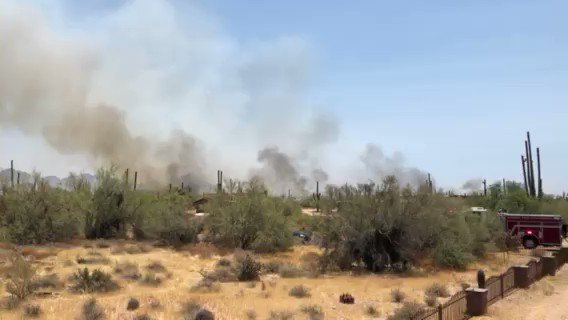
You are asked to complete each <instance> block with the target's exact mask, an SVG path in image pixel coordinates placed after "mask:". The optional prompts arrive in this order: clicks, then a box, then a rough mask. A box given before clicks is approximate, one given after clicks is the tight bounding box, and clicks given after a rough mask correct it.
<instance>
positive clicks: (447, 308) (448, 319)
mask: <svg viewBox="0 0 568 320" xmlns="http://www.w3.org/2000/svg"><path fill="white" fill-rule="evenodd" d="M566 262H568V253H566V252H563V253H562V254H559V255H558V256H557V268H560V267H561V266H562V265H563V264H564V263H566ZM526 266H527V267H528V270H527V278H528V283H529V284H532V283H534V282H535V281H538V280H540V279H542V277H544V276H545V273H544V261H543V259H533V260H531V261H529V263H527V265H526ZM519 285H520V284H519V283H516V282H515V268H513V267H511V268H509V269H507V271H505V272H504V273H502V274H500V275H498V276H492V277H490V278H489V279H487V281H486V282H485V288H486V289H487V304H488V305H492V304H493V303H495V302H497V301H499V300H500V299H503V298H505V297H506V296H508V295H509V294H511V293H512V292H514V291H515V290H516V289H517V288H518V287H519ZM468 294H470V293H469V292H468V291H460V292H458V293H456V294H455V295H453V296H452V297H451V298H450V299H449V300H448V301H446V302H445V303H444V304H441V305H439V306H438V307H437V308H425V309H423V310H421V311H420V312H419V313H417V314H416V315H414V317H412V319H413V320H464V319H469V315H468V314H467V297H468Z"/></svg>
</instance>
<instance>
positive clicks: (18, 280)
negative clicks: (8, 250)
mask: <svg viewBox="0 0 568 320" xmlns="http://www.w3.org/2000/svg"><path fill="white" fill-rule="evenodd" d="M4 272H5V275H6V276H5V277H6V282H5V283H6V291H7V292H8V293H9V294H11V295H12V296H14V297H16V298H18V299H20V300H23V299H25V298H26V297H27V296H29V295H30V294H32V293H33V291H34V281H35V277H36V269H35V268H34V267H33V266H32V263H31V262H30V261H28V260H26V259H25V258H24V257H23V256H22V255H19V254H16V253H13V254H11V255H10V256H9V257H8V267H7V268H5V270H4Z"/></svg>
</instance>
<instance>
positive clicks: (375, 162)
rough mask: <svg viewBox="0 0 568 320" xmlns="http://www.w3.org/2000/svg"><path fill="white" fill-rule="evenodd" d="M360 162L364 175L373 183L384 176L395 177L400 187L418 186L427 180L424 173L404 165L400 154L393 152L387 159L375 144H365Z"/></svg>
mask: <svg viewBox="0 0 568 320" xmlns="http://www.w3.org/2000/svg"><path fill="white" fill-rule="evenodd" d="M360 160H361V162H363V164H364V166H365V170H366V175H367V176H368V177H369V178H370V179H372V180H374V181H381V180H382V179H383V178H385V177H386V176H395V177H396V178H397V179H398V181H399V183H400V184H401V185H407V184H408V185H411V186H418V185H421V184H423V183H424V182H425V181H426V179H427V174H426V173H425V172H423V171H421V170H419V169H417V168H412V167H407V166H405V165H404V156H403V155H402V153H400V152H395V153H394V154H393V155H392V156H390V157H389V156H386V155H385V154H384V153H383V151H382V149H381V148H380V147H379V146H377V145H375V144H371V143H370V144H367V146H366V147H365V150H364V151H363V153H362V154H361V157H360Z"/></svg>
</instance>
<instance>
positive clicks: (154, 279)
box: [140, 272, 162, 287]
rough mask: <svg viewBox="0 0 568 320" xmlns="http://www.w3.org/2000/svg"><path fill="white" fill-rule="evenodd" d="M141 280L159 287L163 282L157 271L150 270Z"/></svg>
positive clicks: (148, 284) (145, 283)
mask: <svg viewBox="0 0 568 320" xmlns="http://www.w3.org/2000/svg"><path fill="white" fill-rule="evenodd" d="M140 282H141V283H142V284H144V285H147V286H152V287H158V286H160V285H161V284H162V278H161V277H159V276H157V275H156V274H155V273H152V272H148V273H146V274H144V276H143V277H142V278H141V279H140Z"/></svg>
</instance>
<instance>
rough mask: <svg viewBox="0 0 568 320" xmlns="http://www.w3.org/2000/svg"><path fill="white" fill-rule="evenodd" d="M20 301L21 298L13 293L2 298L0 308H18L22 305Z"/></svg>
mask: <svg viewBox="0 0 568 320" xmlns="http://www.w3.org/2000/svg"><path fill="white" fill-rule="evenodd" d="M20 302H21V300H20V299H18V298H17V297H16V296H13V295H10V296H7V297H3V298H0V309H2V310H13V309H16V308H17V307H18V306H19V305H20Z"/></svg>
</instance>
